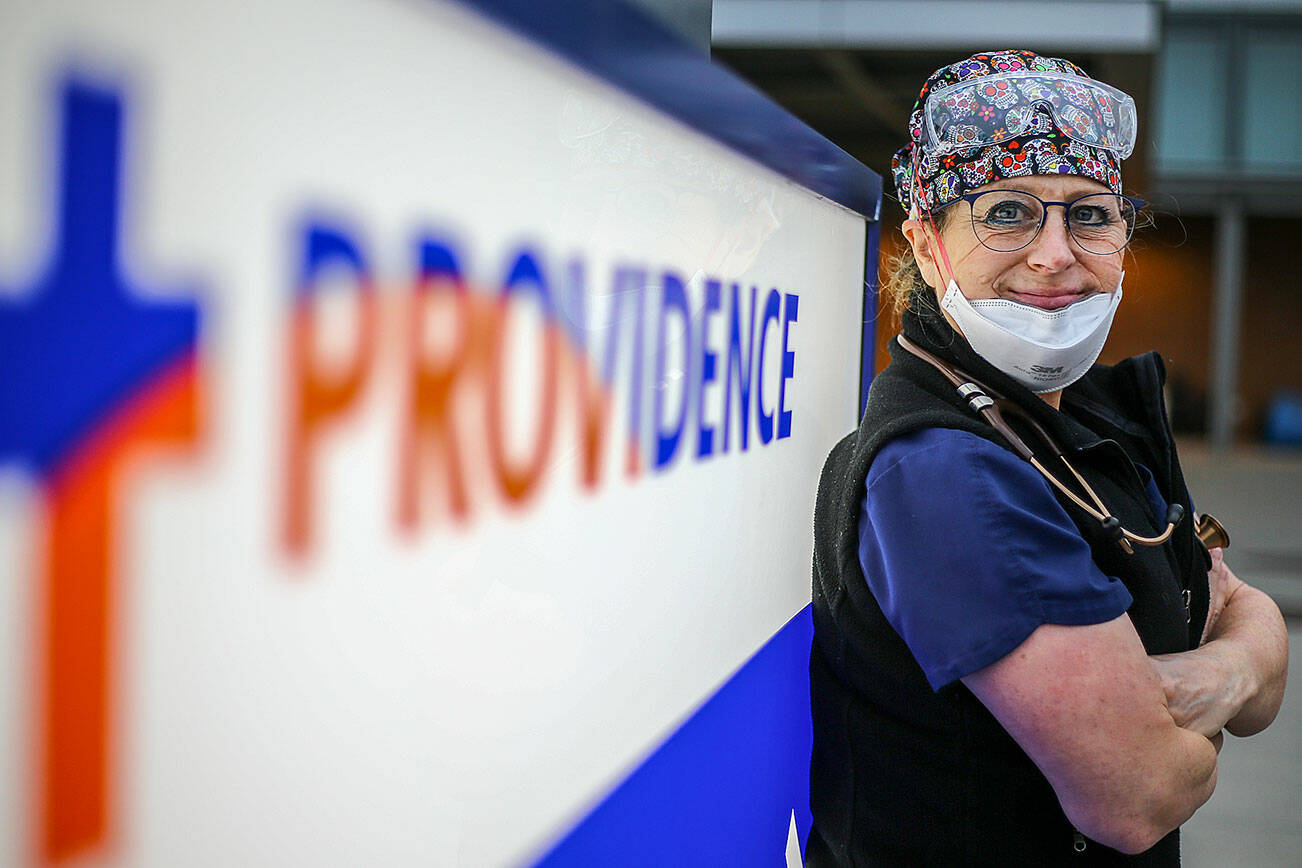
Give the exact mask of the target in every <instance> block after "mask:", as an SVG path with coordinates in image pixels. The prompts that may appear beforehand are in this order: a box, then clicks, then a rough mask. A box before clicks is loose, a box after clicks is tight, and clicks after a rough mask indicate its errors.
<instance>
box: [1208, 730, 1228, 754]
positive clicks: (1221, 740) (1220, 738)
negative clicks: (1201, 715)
mask: <svg viewBox="0 0 1302 868" xmlns="http://www.w3.org/2000/svg"><path fill="white" fill-rule="evenodd" d="M1208 741H1210V742H1211V743H1212V747H1214V748H1216V753H1217V754H1219V753H1220V752H1221V747H1222V746H1223V745H1224V744H1225V730H1219V731H1218V732H1217V733H1216V735H1214V736H1212V737H1211V738H1210V739H1208Z"/></svg>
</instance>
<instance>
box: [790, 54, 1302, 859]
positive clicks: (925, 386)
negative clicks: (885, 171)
mask: <svg viewBox="0 0 1302 868" xmlns="http://www.w3.org/2000/svg"><path fill="white" fill-rule="evenodd" d="M910 133H911V141H910V142H909V144H908V145H907V146H906V147H905V148H904V149H902V150H901V151H900V152H899V153H898V154H897V155H896V159H895V161H894V164H893V173H894V176H895V183H896V187H897V190H898V194H899V200H900V203H901V204H902V205H903V206H904V207H905V209H906V211H908V213H909V219H908V220H907V221H905V223H904V224H903V227H902V228H903V232H904V235H905V237H906V238H907V240H908V242H909V253H910V254H911V255H907V256H906V262H905V265H904V267H903V268H901V269H900V272H899V273H898V274H897V275H896V277H895V280H894V281H893V283H894V286H893V287H888V288H887V291H888V292H889V291H894V292H895V293H896V296H897V299H898V300H899V301H901V302H902V303H903V304H904V305H906V309H905V310H904V313H903V316H902V334H901V336H900V337H899V338H897V339H896V340H893V341H892V342H891V347H890V349H891V355H892V361H891V364H890V365H889V366H888V367H887V368H886V370H885V371H883V372H882V373H881V374H880V375H879V376H878V377H877V378H876V380H875V381H874V383H873V387H872V391H871V393H870V397H869V400H868V407H867V411H866V413H865V416H864V419H863V422H862V424H861V425H860V427H859V429H858V431H856V432H855V433H853V434H851V435H850V436H849V437H847V438H846V439H845V440H843V441H842V442H841V443H840V444H838V445H837V447H836V448H835V449H834V450H833V451H832V454H831V455H830V456H829V458H828V461H827V465H826V466H825V468H824V470H823V476H822V480H821V482H820V486H819V496H818V506H817V514H816V518H815V554H814V607H813V608H814V624H815V641H814V649H813V653H812V656H811V661H810V671H811V678H812V689H813V710H814V758H813V764H812V770H811V780H812V793H811V805H812V808H813V813H814V826H813V830H812V832H811V834H810V837H809V844H808V848H807V854H806V858H807V863H808V864H809V865H811V866H818V865H833V864H835V865H850V864H853V865H908V866H913V865H1000V866H1007V865H1056V864H1076V863H1081V864H1132V863H1133V864H1145V865H1178V864H1179V840H1178V831H1177V829H1178V826H1179V825H1180V824H1181V823H1182V822H1183V821H1184V820H1185V819H1187V818H1188V817H1189V816H1190V815H1191V814H1192V813H1193V812H1194V811H1195V810H1196V809H1197V808H1198V807H1199V806H1200V805H1201V804H1202V803H1203V802H1204V801H1206V800H1207V798H1208V797H1209V796H1210V795H1211V792H1212V789H1213V787H1214V786H1215V782H1216V758H1217V753H1218V751H1219V750H1220V747H1221V744H1222V739H1223V736H1222V734H1221V730H1222V728H1225V729H1228V730H1229V731H1230V732H1231V733H1234V734H1236V735H1249V734H1251V733H1254V732H1257V731H1259V730H1260V729H1262V728H1264V727H1265V726H1267V725H1268V724H1269V723H1270V722H1271V721H1272V720H1273V719H1274V716H1275V713H1276V712H1277V710H1278V708H1279V703H1280V700H1281V698H1282V694H1283V681H1284V672H1285V667H1286V665H1287V634H1286V632H1285V629H1284V625H1283V619H1282V618H1281V617H1280V614H1279V610H1278V609H1277V608H1276V607H1275V605H1274V603H1273V602H1271V600H1270V599H1269V597H1267V596H1266V595H1265V594H1262V593H1261V592H1260V591H1257V590H1255V589H1253V588H1251V587H1249V586H1247V585H1245V584H1243V583H1242V582H1240V581H1239V580H1238V579H1237V578H1236V577H1235V576H1234V575H1233V573H1231V572H1230V570H1229V569H1228V567H1226V565H1225V563H1224V561H1223V559H1222V556H1221V549H1219V548H1215V549H1212V550H1211V551H1210V552H1209V550H1208V549H1207V548H1206V547H1205V546H1204V545H1203V543H1202V542H1201V541H1200V540H1199V539H1198V538H1197V537H1196V535H1195V530H1194V515H1193V510H1192V508H1191V504H1190V499H1189V494H1188V492H1187V491H1186V489H1185V484H1184V480H1183V477H1182V475H1181V472H1180V465H1179V461H1178V459H1177V456H1176V451H1175V445H1174V443H1173V441H1172V439H1171V436H1170V429H1169V426H1168V425H1167V422H1166V416H1165V411H1164V409H1163V405H1162V400H1161V387H1162V382H1163V376H1164V374H1163V368H1162V363H1161V360H1160V357H1159V356H1158V355H1157V354H1156V353H1150V354H1148V355H1146V356H1140V357H1136V358H1133V359H1128V360H1126V361H1125V362H1122V363H1121V364H1119V365H1116V366H1115V367H1107V366H1103V365H1095V364H1094V361H1095V359H1096V358H1097V357H1098V355H1099V352H1100V351H1101V349H1102V347H1103V343H1104V341H1105V340H1106V337H1107V332H1108V328H1109V326H1110V325H1111V322H1112V317H1113V315H1114V314H1115V312H1116V310H1117V307H1118V304H1119V302H1120V301H1121V298H1122V265H1123V257H1124V250H1125V247H1126V245H1127V244H1128V242H1129V240H1130V236H1131V232H1132V231H1133V228H1134V224H1135V220H1136V216H1137V209H1138V207H1139V206H1142V204H1143V203H1142V202H1139V201H1138V200H1135V199H1131V198H1128V197H1125V196H1124V195H1123V194H1122V188H1121V172H1120V161H1121V159H1122V158H1124V157H1125V156H1127V155H1129V153H1130V151H1131V149H1132V148H1133V145H1134V141H1135V135H1136V126H1135V117H1134V103H1133V102H1132V101H1131V100H1130V99H1129V97H1127V96H1125V94H1123V93H1121V92H1120V91H1117V90H1115V89H1113V88H1110V87H1108V86H1107V85H1104V84H1102V83H1100V82H1096V81H1094V80H1093V79H1090V78H1089V77H1088V76H1087V75H1086V74H1085V73H1084V72H1083V71H1082V70H1081V69H1080V68H1079V67H1077V66H1076V65H1075V64H1073V63H1071V62H1069V61H1065V60H1060V59H1056V58H1045V57H1041V56H1039V55H1036V54H1034V53H1032V52H1027V51H1005V52H995V53H987V54H978V55H974V56H973V57H971V58H968V59H967V60H964V61H961V62H959V63H955V64H953V65H951V66H948V67H945V68H943V69H940V70H938V71H937V72H936V73H935V74H934V75H932V77H931V78H930V79H928V81H927V83H926V84H925V85H924V86H923V89H922V92H921V94H920V95H919V98H918V102H917V103H916V105H915V109H914V112H913V115H912V117H911V120H910ZM1127 854H1128V855H1127Z"/></svg>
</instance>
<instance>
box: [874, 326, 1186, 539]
mask: <svg viewBox="0 0 1302 868" xmlns="http://www.w3.org/2000/svg"><path fill="white" fill-rule="evenodd" d="M898 340H899V342H900V346H901V347H903V348H904V349H905V350H907V351H908V352H910V353H912V354H913V355H915V356H917V357H918V358H919V359H922V360H923V361H924V362H927V363H928V364H930V365H931V366H932V367H934V368H935V369H936V370H938V371H940V373H941V374H943V375H944V376H945V378H946V379H947V380H949V382H950V383H952V384H953V386H954V388H955V389H956V390H957V391H958V394H959V396H960V397H961V398H963V399H964V400H965V401H966V402H967V404H968V406H969V407H970V408H971V409H972V410H973V411H975V412H976V413H977V414H979V415H980V416H981V417H982V418H983V419H985V421H986V422H988V423H989V424H990V425H991V427H993V428H994V429H995V430H996V431H998V432H999V434H1000V435H1001V436H1003V438H1004V439H1005V440H1007V441H1008V443H1009V445H1010V446H1012V447H1013V451H1015V452H1016V453H1017V454H1018V455H1021V456H1022V458H1024V459H1026V460H1027V461H1029V462H1030V463H1031V466H1033V467H1034V468H1035V469H1036V470H1038V471H1039V472H1040V475H1042V476H1043V477H1044V478H1045V479H1047V480H1048V481H1049V484H1051V485H1052V486H1053V487H1054V488H1056V489H1057V490H1058V491H1061V492H1062V493H1063V495H1064V496H1065V497H1067V498H1068V499H1069V500H1070V501H1071V502H1072V503H1074V504H1075V505H1076V506H1078V507H1080V509H1081V510H1083V511H1084V512H1085V513H1086V514H1087V515H1089V516H1090V517H1091V518H1093V519H1095V520H1096V521H1098V522H1099V523H1100V524H1102V525H1103V528H1104V530H1106V531H1107V532H1108V533H1110V534H1112V535H1114V536H1115V537H1116V539H1117V543H1118V544H1119V545H1120V546H1121V548H1122V550H1123V551H1125V553H1126V554H1134V551H1135V550H1134V545H1142V546H1159V545H1162V544H1163V543H1164V542H1166V541H1167V540H1168V539H1170V538H1171V534H1172V533H1174V532H1175V528H1176V525H1178V524H1179V523H1180V521H1181V520H1182V519H1183V518H1184V507H1183V506H1181V505H1180V504H1178V503H1173V504H1171V506H1170V508H1169V509H1168V510H1167V515H1166V530H1165V531H1163V532H1162V533H1161V534H1159V535H1157V536H1142V535H1140V534H1137V533H1134V532H1133V531H1130V530H1127V529H1126V528H1124V527H1122V526H1121V522H1120V520H1119V519H1117V518H1116V517H1115V516H1113V515H1112V514H1111V512H1110V511H1109V510H1108V508H1107V506H1106V505H1105V504H1104V503H1103V500H1102V499H1101V498H1100V497H1099V496H1098V494H1097V493H1096V492H1095V491H1094V489H1093V488H1092V487H1091V486H1090V484H1089V483H1088V482H1086V481H1085V477H1083V476H1081V474H1080V473H1079V472H1078V471H1077V470H1076V468H1075V467H1073V466H1072V465H1071V462H1070V461H1068V460H1067V456H1066V455H1065V454H1064V450H1063V449H1062V447H1061V446H1060V445H1059V444H1058V442H1057V441H1056V440H1055V439H1054V438H1053V436H1052V435H1051V434H1050V433H1049V432H1048V431H1046V430H1045V429H1044V427H1043V426H1042V425H1040V423H1039V422H1037V421H1036V420H1035V419H1033V418H1032V417H1031V415H1030V414H1029V413H1027V412H1026V411H1025V410H1024V409H1022V408H1021V407H1019V406H1018V405H1017V404H1015V403H1013V402H1012V401H1010V400H1008V399H1007V398H1005V397H1003V396H1002V395H1000V394H999V393H998V392H996V391H995V390H993V389H991V388H990V387H989V386H986V385H985V384H984V383H982V382H981V381H980V380H978V379H977V378H976V377H973V376H972V375H971V374H969V373H967V372H966V371H964V370H962V369H960V368H956V367H953V366H951V365H950V364H948V363H947V362H945V361H944V360H942V359H941V358H939V357H938V356H936V355H934V354H933V353H930V352H928V351H927V350H924V349H923V348H922V347H920V346H918V345H917V344H915V343H913V341H911V340H909V339H908V338H907V337H905V336H904V335H902V334H901V335H899V337H898ZM992 395H993V397H992ZM1005 412H1009V413H1012V414H1015V415H1016V416H1017V417H1018V418H1019V419H1021V420H1022V421H1023V422H1025V423H1026V425H1027V426H1028V427H1029V428H1030V429H1031V430H1033V431H1034V432H1035V434H1036V436H1037V437H1039V438H1040V439H1041V440H1043V442H1044V445H1045V446H1047V447H1048V449H1049V451H1050V452H1052V453H1053V456H1054V457H1055V458H1057V459H1058V460H1060V461H1061V462H1062V463H1063V465H1064V466H1065V467H1066V468H1067V470H1069V471H1070V472H1071V475H1072V476H1073V477H1074V478H1075V479H1076V481H1077V483H1079V484H1080V487H1081V488H1082V489H1083V490H1084V492H1085V494H1086V496H1088V497H1089V499H1090V500H1091V501H1093V504H1090V503H1087V502H1086V501H1085V500H1084V499H1083V498H1082V497H1080V496H1079V495H1078V494H1077V493H1076V492H1074V491H1072V490H1071V489H1070V488H1068V487H1067V485H1066V484H1064V483H1063V482H1062V480H1060V479H1058V478H1057V477H1056V476H1054V475H1053V474H1052V473H1050V472H1049V470H1048V468H1046V467H1045V466H1044V465H1043V464H1042V463H1041V462H1040V460H1039V459H1038V458H1037V457H1036V456H1035V453H1034V451H1033V450H1032V449H1031V447H1030V446H1028V445H1027V444H1026V441H1025V440H1023V439H1022V438H1021V437H1020V436H1019V435H1018V434H1017V432H1016V431H1014V430H1013V429H1012V427H1011V426H1010V425H1009V424H1008V422H1007V420H1006V419H1005V418H1004V413H1005ZM1132 544H1133V545H1132Z"/></svg>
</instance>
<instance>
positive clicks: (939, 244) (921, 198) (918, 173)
mask: <svg viewBox="0 0 1302 868" xmlns="http://www.w3.org/2000/svg"><path fill="white" fill-rule="evenodd" d="M910 156H911V157H912V160H913V181H914V186H915V189H916V192H915V193H914V195H913V199H914V203H913V210H914V212H915V214H916V213H917V212H918V211H919V209H921V213H923V214H925V215H926V217H927V224H928V225H930V226H931V237H932V238H934V239H935V242H936V249H937V250H938V251H940V261H941V262H943V263H944V264H945V271H946V272H948V273H949V276H948V279H946V281H945V285H946V286H949V284H950V283H953V282H954V267H953V266H952V265H950V264H949V251H948V250H946V249H945V242H944V241H941V240H940V230H938V229H937V228H936V221H935V219H934V218H933V217H932V216H931V204H930V203H929V202H928V201H927V194H926V191H925V190H923V188H922V166H921V164H920V163H919V162H918V146H917V145H916V144H915V145H914V146H913V148H912V154H911V155H910ZM941 277H942V278H945V275H944V274H942V275H941Z"/></svg>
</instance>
